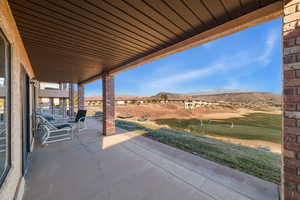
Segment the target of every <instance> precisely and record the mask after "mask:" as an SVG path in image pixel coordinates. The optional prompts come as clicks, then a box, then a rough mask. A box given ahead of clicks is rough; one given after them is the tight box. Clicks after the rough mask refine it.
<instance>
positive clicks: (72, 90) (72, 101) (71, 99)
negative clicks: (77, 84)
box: [69, 83, 74, 117]
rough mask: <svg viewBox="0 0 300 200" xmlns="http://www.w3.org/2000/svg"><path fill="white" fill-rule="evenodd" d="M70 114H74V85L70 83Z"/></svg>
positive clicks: (71, 115)
mask: <svg viewBox="0 0 300 200" xmlns="http://www.w3.org/2000/svg"><path fill="white" fill-rule="evenodd" d="M69 115H70V117H73V116H74V85H73V83H69Z"/></svg>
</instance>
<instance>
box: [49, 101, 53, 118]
mask: <svg viewBox="0 0 300 200" xmlns="http://www.w3.org/2000/svg"><path fill="white" fill-rule="evenodd" d="M49 107H50V108H49V109H50V114H51V115H54V98H53V97H50V98H49Z"/></svg>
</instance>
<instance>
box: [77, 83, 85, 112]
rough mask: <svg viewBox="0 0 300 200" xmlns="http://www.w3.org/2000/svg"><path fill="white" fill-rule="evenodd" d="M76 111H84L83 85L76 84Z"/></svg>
mask: <svg viewBox="0 0 300 200" xmlns="http://www.w3.org/2000/svg"><path fill="white" fill-rule="evenodd" d="M78 109H79V110H84V85H83V84H78Z"/></svg>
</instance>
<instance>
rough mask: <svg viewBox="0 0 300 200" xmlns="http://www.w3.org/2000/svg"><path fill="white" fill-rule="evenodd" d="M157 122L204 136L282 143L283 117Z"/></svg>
mask: <svg viewBox="0 0 300 200" xmlns="http://www.w3.org/2000/svg"><path fill="white" fill-rule="evenodd" d="M155 122H156V123H157V124H159V125H168V126H169V127H170V128H172V129H176V130H185V131H189V132H192V133H200V134H204V135H214V136H226V137H232V138H237V139H247V140H263V141H268V142H274V143H281V115H275V114H265V113H255V114H248V115H245V116H244V117H240V118H230V119H215V120H203V121H202V123H201V120H199V119H158V120H155ZM232 125H233V126H232Z"/></svg>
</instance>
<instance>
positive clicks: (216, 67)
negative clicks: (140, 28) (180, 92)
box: [143, 29, 280, 92]
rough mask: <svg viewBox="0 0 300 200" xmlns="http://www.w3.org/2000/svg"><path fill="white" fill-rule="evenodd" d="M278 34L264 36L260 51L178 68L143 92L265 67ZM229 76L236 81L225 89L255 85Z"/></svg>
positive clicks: (144, 85) (237, 75)
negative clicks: (201, 64)
mask: <svg viewBox="0 0 300 200" xmlns="http://www.w3.org/2000/svg"><path fill="white" fill-rule="evenodd" d="M278 33H279V32H278V31H276V30H275V29H272V30H270V31H269V32H268V34H266V40H265V44H264V48H263V49H262V51H257V50H256V49H255V50H247V51H245V50H243V51H241V52H239V53H238V54H227V55H225V56H224V57H223V58H218V59H217V61H216V62H215V63H211V64H209V65H207V66H200V67H198V68H197V69H195V68H189V67H185V68H183V67H179V68H178V69H177V70H176V71H175V72H174V71H173V70H172V72H169V73H163V75H164V76H163V77H158V78H156V79H155V80H154V81H148V83H147V84H143V90H147V91H154V92H155V91H156V92H157V91H159V90H176V88H177V87H178V84H181V83H183V82H186V81H190V80H193V79H199V78H205V77H209V76H211V75H214V76H215V77H218V76H222V75H224V74H226V73H230V72H231V73H237V69H242V68H244V69H245V70H243V72H242V73H244V72H245V71H246V70H247V69H246V67H254V66H257V65H255V63H261V64H262V65H263V66H266V65H268V64H269V63H270V62H271V57H272V54H273V52H274V49H275V47H276V42H278V40H279V37H280V34H278ZM207 45H208V46H209V45H210V44H209V43H207ZM261 52H262V54H261ZM250 64H252V65H250ZM260 66H261V65H260ZM165 67H166V68H167V69H168V68H169V66H165ZM233 70H235V71H233ZM159 74H160V73H159ZM230 76H233V77H234V76H236V79H232V80H231V81H229V84H228V85H227V87H226V88H231V89H247V90H251V89H253V88H255V87H256V86H255V85H245V84H242V83H241V82H240V81H238V77H239V74H235V75H234V74H230ZM224 88H225V87H224Z"/></svg>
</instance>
